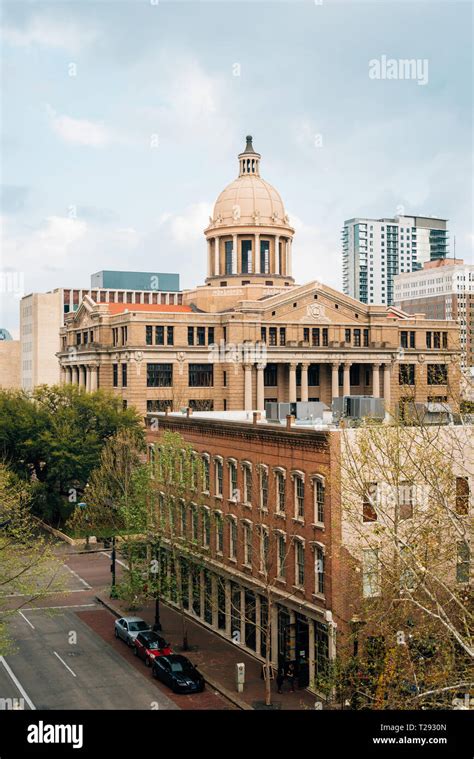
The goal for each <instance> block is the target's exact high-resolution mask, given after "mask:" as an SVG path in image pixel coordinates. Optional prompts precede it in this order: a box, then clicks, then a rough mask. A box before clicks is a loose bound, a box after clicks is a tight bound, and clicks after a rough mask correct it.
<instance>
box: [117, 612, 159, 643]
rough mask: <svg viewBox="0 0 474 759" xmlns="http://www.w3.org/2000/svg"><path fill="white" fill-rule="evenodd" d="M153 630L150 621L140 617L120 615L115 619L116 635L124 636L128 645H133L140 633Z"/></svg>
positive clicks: (123, 638)
mask: <svg viewBox="0 0 474 759" xmlns="http://www.w3.org/2000/svg"><path fill="white" fill-rule="evenodd" d="M147 630H151V627H150V625H149V624H148V622H145V620H144V619H140V617H120V619H116V620H115V637H116V638H122V640H124V641H125V643H126V644H127V646H132V645H133V643H134V641H135V638H136V637H137V635H138V633H141V632H145V631H147Z"/></svg>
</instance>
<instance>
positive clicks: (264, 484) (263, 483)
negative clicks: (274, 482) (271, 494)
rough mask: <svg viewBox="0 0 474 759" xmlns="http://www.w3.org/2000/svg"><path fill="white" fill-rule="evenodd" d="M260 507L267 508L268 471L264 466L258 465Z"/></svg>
mask: <svg viewBox="0 0 474 759" xmlns="http://www.w3.org/2000/svg"><path fill="white" fill-rule="evenodd" d="M260 508H261V509H263V510H264V511H266V510H267V509H268V471H267V469H266V467H264V466H261V467H260Z"/></svg>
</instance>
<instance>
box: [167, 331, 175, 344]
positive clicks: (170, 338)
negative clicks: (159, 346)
mask: <svg viewBox="0 0 474 759" xmlns="http://www.w3.org/2000/svg"><path fill="white" fill-rule="evenodd" d="M166 342H167V344H168V345H174V327H166Z"/></svg>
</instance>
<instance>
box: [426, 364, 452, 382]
mask: <svg viewBox="0 0 474 759" xmlns="http://www.w3.org/2000/svg"><path fill="white" fill-rule="evenodd" d="M427 371H428V385H446V384H447V382H448V367H447V366H446V364H428V368H427Z"/></svg>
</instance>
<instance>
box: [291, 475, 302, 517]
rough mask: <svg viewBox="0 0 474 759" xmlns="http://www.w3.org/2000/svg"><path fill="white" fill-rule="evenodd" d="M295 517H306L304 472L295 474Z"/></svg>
mask: <svg viewBox="0 0 474 759" xmlns="http://www.w3.org/2000/svg"><path fill="white" fill-rule="evenodd" d="M293 482H294V505H295V518H296V519H304V477H303V475H302V474H299V473H297V474H294V475H293Z"/></svg>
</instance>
